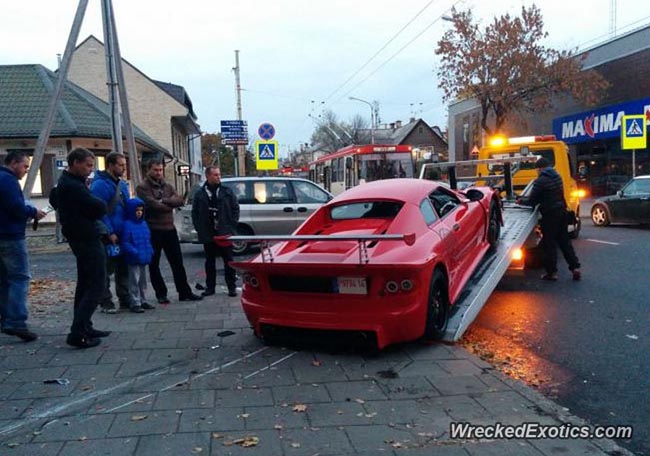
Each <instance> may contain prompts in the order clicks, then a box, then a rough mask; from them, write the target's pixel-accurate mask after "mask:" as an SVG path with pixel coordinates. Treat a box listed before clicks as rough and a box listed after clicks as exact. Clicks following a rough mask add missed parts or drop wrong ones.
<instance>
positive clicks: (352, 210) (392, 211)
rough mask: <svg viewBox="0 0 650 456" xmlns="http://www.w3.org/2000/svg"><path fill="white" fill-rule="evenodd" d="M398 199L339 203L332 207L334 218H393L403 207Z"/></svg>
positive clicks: (331, 216)
mask: <svg viewBox="0 0 650 456" xmlns="http://www.w3.org/2000/svg"><path fill="white" fill-rule="evenodd" d="M402 204H403V203H401V202H397V201H363V202H356V203H349V204H339V205H337V206H334V207H332V208H331V209H330V218H331V219H332V220H350V219H372V218H380V219H393V218H395V216H396V215H397V213H398V212H399V211H400V209H401V208H402Z"/></svg>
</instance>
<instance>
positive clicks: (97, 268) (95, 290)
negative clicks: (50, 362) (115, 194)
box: [56, 148, 110, 348]
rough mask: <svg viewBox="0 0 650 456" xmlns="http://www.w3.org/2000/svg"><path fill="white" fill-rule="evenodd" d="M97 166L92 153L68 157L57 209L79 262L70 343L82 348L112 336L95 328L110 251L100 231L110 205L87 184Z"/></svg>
mask: <svg viewBox="0 0 650 456" xmlns="http://www.w3.org/2000/svg"><path fill="white" fill-rule="evenodd" d="M94 166H95V156H94V155H93V154H92V152H90V151H89V150H87V149H83V148H76V149H74V150H73V151H72V152H70V154H69V155H68V169H67V170H66V171H63V173H62V174H61V177H60V178H59V183H58V185H57V187H56V188H57V191H56V200H57V201H56V203H57V204H56V208H57V210H58V212H59V218H60V221H61V225H62V229H63V234H64V235H65V237H66V238H67V239H68V243H69V244H70V248H71V249H72V253H74V256H75V257H76V259H77V287H76V289H75V295H74V317H73V320H72V327H71V328H70V334H68V338H67V343H68V344H69V345H72V346H73V347H79V348H88V347H94V346H96V345H99V343H100V340H99V337H106V336H108V335H109V334H110V332H109V331H99V330H97V329H95V328H93V324H92V320H91V318H92V315H93V313H94V312H95V308H96V307H97V304H98V303H99V300H100V298H101V297H102V295H103V292H104V287H105V285H106V250H105V247H104V244H103V243H102V240H101V234H100V229H99V227H100V226H101V224H100V223H99V221H100V220H101V218H102V217H103V216H104V215H106V203H104V201H102V200H101V199H99V198H97V197H95V196H93V195H92V193H90V190H89V189H88V186H87V185H86V179H87V178H88V176H89V175H90V173H92V171H93V167H94Z"/></svg>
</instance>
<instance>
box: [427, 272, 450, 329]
mask: <svg viewBox="0 0 650 456" xmlns="http://www.w3.org/2000/svg"><path fill="white" fill-rule="evenodd" d="M448 322H449V298H448V296H447V280H446V279H445V275H444V274H443V273H442V272H441V271H440V270H439V269H436V270H435V272H434V273H433V276H432V277H431V285H430V286H429V300H428V302H427V321H426V324H425V327H424V339H425V340H440V339H442V337H443V336H444V335H445V331H446V330H447V323H448Z"/></svg>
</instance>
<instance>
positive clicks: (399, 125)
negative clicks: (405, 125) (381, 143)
mask: <svg viewBox="0 0 650 456" xmlns="http://www.w3.org/2000/svg"><path fill="white" fill-rule="evenodd" d="M395 128H402V121H401V120H396V121H395Z"/></svg>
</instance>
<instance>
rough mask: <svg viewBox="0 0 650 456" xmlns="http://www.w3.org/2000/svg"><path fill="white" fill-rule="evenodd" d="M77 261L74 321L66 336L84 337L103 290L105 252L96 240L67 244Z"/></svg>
mask: <svg viewBox="0 0 650 456" xmlns="http://www.w3.org/2000/svg"><path fill="white" fill-rule="evenodd" d="M68 243H69V244H70V249H72V253H73V254H74V256H75V257H76V259H77V287H76V289H75V293H74V317H73V319H72V327H71V328H70V333H71V334H74V335H75V336H84V335H85V334H86V333H87V331H89V330H90V329H92V326H93V324H92V316H93V313H94V312H95V309H96V308H97V305H98V304H99V301H100V299H101V298H102V296H103V294H104V289H105V286H106V250H105V247H104V244H103V243H102V242H101V240H100V239H99V238H97V239H94V240H85V241H75V240H72V239H69V240H68Z"/></svg>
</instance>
